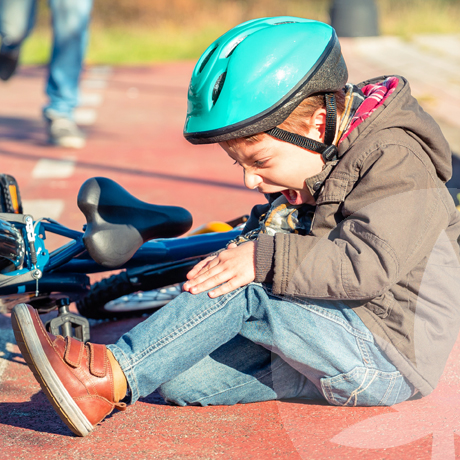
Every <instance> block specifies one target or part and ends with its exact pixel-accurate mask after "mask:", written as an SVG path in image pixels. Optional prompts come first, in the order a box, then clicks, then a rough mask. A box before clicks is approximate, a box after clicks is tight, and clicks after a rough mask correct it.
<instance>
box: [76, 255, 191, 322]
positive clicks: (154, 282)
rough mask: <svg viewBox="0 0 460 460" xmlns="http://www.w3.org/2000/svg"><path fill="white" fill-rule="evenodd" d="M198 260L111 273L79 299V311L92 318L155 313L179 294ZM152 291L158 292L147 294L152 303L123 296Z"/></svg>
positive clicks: (119, 317)
mask: <svg viewBox="0 0 460 460" xmlns="http://www.w3.org/2000/svg"><path fill="white" fill-rule="evenodd" d="M196 262H197V261H196V259H193V260H187V261H181V262H179V263H174V264H171V265H164V266H154V267H145V268H142V269H137V270H131V271H130V270H128V271H123V272H120V273H118V274H116V275H112V276H110V277H109V278H105V279H103V280H101V281H99V282H98V283H95V284H93V285H92V286H91V289H90V291H89V293H88V294H87V295H86V296H85V297H83V298H82V299H80V300H79V301H78V302H77V308H78V311H79V312H80V314H81V315H83V316H86V317H87V318H92V319H122V318H130V317H136V316H142V315H143V314H145V313H152V312H153V311H155V310H157V309H158V308H160V307H161V306H163V305H165V304H166V303H167V302H168V301H169V300H171V299H172V298H174V297H175V296H176V295H178V293H179V291H178V289H179V288H178V283H183V282H184V281H185V280H186V274H187V273H188V272H189V271H190V270H191V267H193V266H194V265H195V264H196ZM152 290H156V291H157V292H156V293H150V294H149V295H148V297H149V298H148V299H147V300H148V301H149V302H146V299H145V298H144V299H141V298H137V299H136V297H133V296H131V297H130V299H123V296H127V295H129V294H133V293H135V292H139V291H144V292H145V291H152ZM143 296H144V297H145V296H147V293H145V295H143ZM120 298H121V300H120V301H118V300H117V301H116V299H120ZM125 300H126V301H125ZM128 302H129V303H128Z"/></svg>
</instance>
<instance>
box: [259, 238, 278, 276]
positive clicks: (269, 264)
mask: <svg viewBox="0 0 460 460" xmlns="http://www.w3.org/2000/svg"><path fill="white" fill-rule="evenodd" d="M274 255H275V238H274V237H273V236H269V235H267V234H265V233H261V234H259V237H258V238H257V246H256V278H255V280H254V281H255V282H257V283H273V275H274V270H273V261H274Z"/></svg>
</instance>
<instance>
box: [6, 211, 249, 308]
mask: <svg viewBox="0 0 460 460" xmlns="http://www.w3.org/2000/svg"><path fill="white" fill-rule="evenodd" d="M0 219H3V220H5V221H7V222H10V223H13V224H14V225H15V226H16V227H19V229H20V230H21V231H22V234H23V237H24V243H25V247H26V251H25V252H26V254H25V257H24V267H22V268H19V269H17V270H13V271H10V272H8V273H3V274H1V275H0V297H3V296H4V295H11V294H26V293H33V292H34V291H35V296H36V297H38V295H39V294H40V293H49V292H51V291H53V292H59V293H62V294H64V295H68V297H69V298H70V299H71V300H75V298H78V297H79V296H81V295H84V294H85V293H86V292H87V291H88V289H89V278H88V277H87V276H86V275H87V274H90V273H98V272H104V271H111V270H113V269H108V268H105V267H103V266H101V265H99V264H97V263H96V262H94V261H93V260H92V259H91V257H90V255H89V254H88V251H87V250H86V248H85V245H84V242H83V236H84V232H80V231H76V230H72V229H70V228H68V227H65V226H63V225H61V224H59V223H57V222H45V221H41V220H39V221H35V222H33V229H34V235H33V238H34V239H33V241H31V239H32V235H30V229H31V228H32V227H31V226H30V219H32V217H31V216H28V215H18V214H5V213H3V214H0ZM47 232H49V233H54V234H56V235H60V236H63V237H65V238H68V239H69V242H68V243H66V244H64V245H63V246H61V247H60V248H58V249H56V250H54V251H52V252H51V253H49V252H48V250H47V249H46V246H45V241H44V240H45V239H46V233H47ZM240 232H241V230H232V231H229V232H222V233H204V234H200V235H194V236H183V237H177V238H161V239H156V240H151V241H148V242H146V243H144V244H143V245H142V246H141V247H140V248H139V249H138V251H137V252H136V253H135V254H134V256H133V257H132V258H131V259H130V260H129V261H128V262H127V263H125V264H124V265H122V266H121V267H119V268H120V269H124V268H135V267H141V266H147V265H153V264H154V265H155V266H156V267H161V265H162V264H168V263H171V262H183V261H184V260H186V259H190V258H196V257H200V256H205V255H207V254H210V253H212V252H215V251H217V250H219V249H221V248H222V247H224V246H225V244H226V243H228V241H230V240H232V239H233V238H235V237H236V236H238V235H239V234H240ZM28 233H29V234H28ZM34 252H35V253H36V260H35V261H34V260H33V257H32V255H31V254H33V253H34ZM34 262H35V263H34Z"/></svg>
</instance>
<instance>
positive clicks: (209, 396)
mask: <svg viewBox="0 0 460 460" xmlns="http://www.w3.org/2000/svg"><path fill="white" fill-rule="evenodd" d="M285 364H286V363H281V364H280V365H279V366H278V367H276V368H274V369H270V371H269V372H267V373H266V374H264V375H262V376H260V377H259V378H257V380H259V379H263V378H264V377H266V376H267V375H270V374H273V372H274V371H277V370H278V369H279V368H280V367H282V366H284V365H285ZM253 383H254V382H245V383H242V384H240V385H236V386H234V387H232V388H227V389H225V390H222V391H218V392H217V393H213V394H212V395H207V396H204V397H203V398H200V399H196V400H195V401H193V402H194V403H196V402H200V401H202V400H203V399H206V398H211V397H213V396H216V395H220V394H223V393H226V392H227V391H231V390H234V389H235V388H242V387H244V386H245V385H252V384H253ZM273 391H274V390H273ZM275 393H276V392H275Z"/></svg>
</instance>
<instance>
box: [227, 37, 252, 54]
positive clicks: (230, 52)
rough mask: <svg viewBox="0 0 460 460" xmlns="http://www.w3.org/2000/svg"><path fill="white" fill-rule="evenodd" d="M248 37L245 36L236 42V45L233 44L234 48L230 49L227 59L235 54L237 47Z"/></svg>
mask: <svg viewBox="0 0 460 460" xmlns="http://www.w3.org/2000/svg"><path fill="white" fill-rule="evenodd" d="M246 37H247V35H245V36H244V37H240V38H239V40H236V41H235V43H233V46H232V48H231V49H230V51H229V52H228V53H227V57H230V56H231V55H232V54H233V51H235V50H236V47H237V46H238V45H239V44H240V43H241V42H242V41H243V40H244V39H245V38H246Z"/></svg>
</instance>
